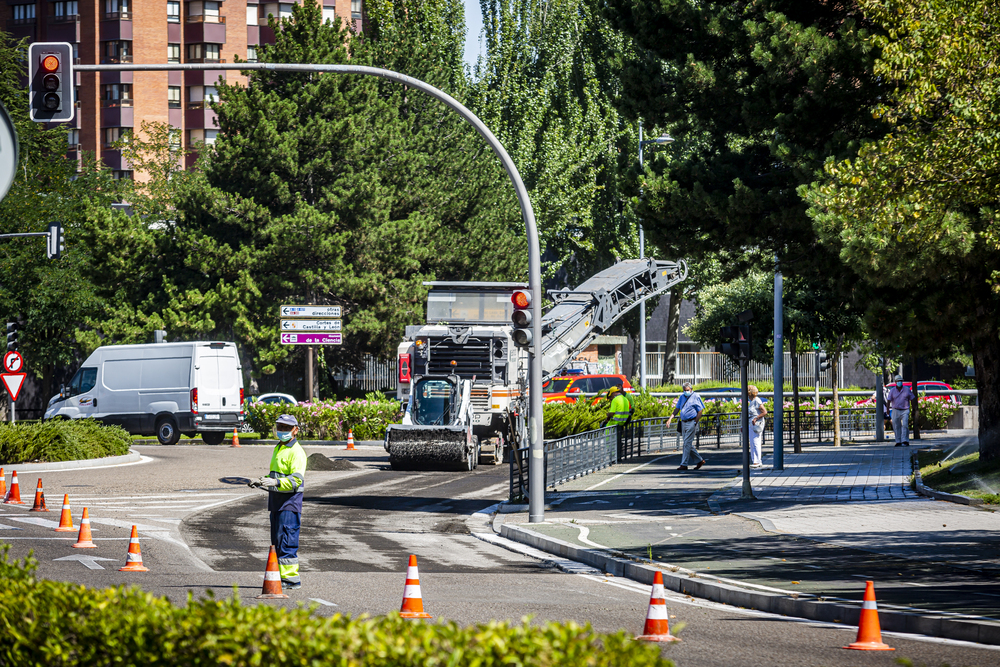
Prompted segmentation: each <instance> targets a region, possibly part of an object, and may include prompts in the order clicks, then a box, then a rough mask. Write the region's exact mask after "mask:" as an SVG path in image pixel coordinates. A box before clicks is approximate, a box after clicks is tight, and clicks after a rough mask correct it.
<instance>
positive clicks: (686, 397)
mask: <svg viewBox="0 0 1000 667" xmlns="http://www.w3.org/2000/svg"><path fill="white" fill-rule="evenodd" d="M682 388H683V389H684V394H683V396H681V397H680V398H679V399H677V407H676V408H674V414H672V415H670V418H669V419H667V428H670V423H671V422H673V420H674V416H676V415H678V414H679V415H680V418H681V437H682V438H683V439H684V453H683V455H682V456H681V464H680V466H678V468H677V469H678V470H687V469H688V466H689V465H691V464H692V463H693V462H694V461H697V462H698V463H697V464H696V465H695V467H694V469H695V470H698V469H699V468H701V467H702V466H703V465H705V459H703V458H702V456H701V454H699V453H698V450H697V449H695V447H694V437H695V435H697V434H698V420H700V419H701V413H702V412H704V411H705V403H704V402H703V401H702V400H701V396H699V395H698V394H696V393H694V390H693V389H692V387H691V383H690V382H685V383H684V386H683V387H682Z"/></svg>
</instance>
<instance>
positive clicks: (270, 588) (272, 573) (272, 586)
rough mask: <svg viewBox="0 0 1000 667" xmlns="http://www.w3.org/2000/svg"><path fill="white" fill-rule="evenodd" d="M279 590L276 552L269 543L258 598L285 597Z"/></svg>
mask: <svg viewBox="0 0 1000 667" xmlns="http://www.w3.org/2000/svg"><path fill="white" fill-rule="evenodd" d="M287 597H288V596H287V595H285V594H284V593H282V592H281V574H280V573H279V572H278V552H277V551H275V550H274V545H273V544H272V545H271V551H269V552H268V554H267V567H266V568H265V569H264V586H263V587H262V588H261V589H260V595H258V596H257V599H258V600H273V599H275V598H287Z"/></svg>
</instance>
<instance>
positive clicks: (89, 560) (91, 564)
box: [52, 554, 118, 570]
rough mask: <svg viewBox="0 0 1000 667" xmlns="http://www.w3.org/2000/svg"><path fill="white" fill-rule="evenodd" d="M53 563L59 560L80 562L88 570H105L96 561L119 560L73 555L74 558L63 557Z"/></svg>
mask: <svg viewBox="0 0 1000 667" xmlns="http://www.w3.org/2000/svg"><path fill="white" fill-rule="evenodd" d="M52 560H53V561H57V560H75V561H79V562H80V563H81V564H82V565H83V566H84V567H86V568H87V569H88V570H103V569H104V568H103V567H101V566H100V565H98V564H97V563H96V562H95V561H99V560H118V559H116V558H101V557H100V556H87V555H84V554H73V555H72V556H63V557H62V558H53V559H52Z"/></svg>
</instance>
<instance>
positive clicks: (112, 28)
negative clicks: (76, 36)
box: [100, 20, 132, 42]
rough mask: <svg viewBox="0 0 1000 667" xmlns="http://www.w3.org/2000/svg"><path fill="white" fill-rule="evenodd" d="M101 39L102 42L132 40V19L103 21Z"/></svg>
mask: <svg viewBox="0 0 1000 667" xmlns="http://www.w3.org/2000/svg"><path fill="white" fill-rule="evenodd" d="M100 35H101V36H100V40H101V41H102V42H119V41H120V42H130V41H132V22H131V21H110V20H109V21H101V25H100Z"/></svg>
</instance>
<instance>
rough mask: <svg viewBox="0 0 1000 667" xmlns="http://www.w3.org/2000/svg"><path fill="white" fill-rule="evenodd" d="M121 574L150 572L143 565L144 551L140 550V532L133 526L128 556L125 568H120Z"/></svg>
mask: <svg viewBox="0 0 1000 667" xmlns="http://www.w3.org/2000/svg"><path fill="white" fill-rule="evenodd" d="M118 571H119V572H149V568H148V567H143V565H142V551H141V550H140V549H139V530H138V529H137V528H136V527H135V526H132V538H131V539H129V541H128V554H126V556H125V567H120V568H118Z"/></svg>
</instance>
